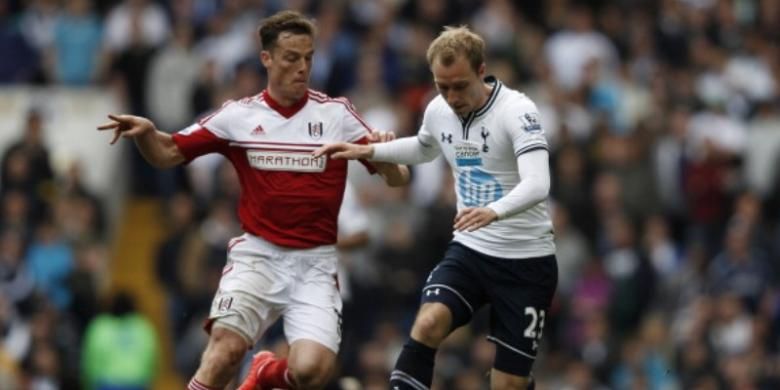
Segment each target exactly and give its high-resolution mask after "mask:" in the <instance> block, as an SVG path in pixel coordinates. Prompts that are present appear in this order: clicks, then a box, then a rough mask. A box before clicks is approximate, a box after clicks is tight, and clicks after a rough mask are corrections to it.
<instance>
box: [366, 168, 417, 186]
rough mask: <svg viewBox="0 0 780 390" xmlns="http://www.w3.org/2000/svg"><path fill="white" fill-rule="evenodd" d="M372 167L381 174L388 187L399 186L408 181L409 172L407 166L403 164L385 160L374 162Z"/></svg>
mask: <svg viewBox="0 0 780 390" xmlns="http://www.w3.org/2000/svg"><path fill="white" fill-rule="evenodd" d="M373 164H374V168H376V171H377V173H379V175H380V176H382V179H384V180H385V183H387V185H388V186H390V187H400V186H403V185H406V184H408V183H409V179H411V174H410V173H409V167H407V166H406V165H403V164H394V163H386V162H374V163H373Z"/></svg>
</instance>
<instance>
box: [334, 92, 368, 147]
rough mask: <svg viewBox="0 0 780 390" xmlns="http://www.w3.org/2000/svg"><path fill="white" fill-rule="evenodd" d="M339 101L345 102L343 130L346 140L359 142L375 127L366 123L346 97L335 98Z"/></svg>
mask: <svg viewBox="0 0 780 390" xmlns="http://www.w3.org/2000/svg"><path fill="white" fill-rule="evenodd" d="M335 100H337V101H338V102H339V103H342V104H343V108H344V109H343V110H342V121H341V123H342V131H343V134H344V141H346V142H357V141H358V140H360V139H363V138H365V137H367V136H368V135H369V134H370V133H371V132H372V131H373V129H372V128H371V126H369V125H368V123H366V121H365V120H363V118H361V117H360V115H358V113H357V111H356V110H355V107H354V106H353V105H352V103H350V102H349V100H347V99H346V98H338V99H335Z"/></svg>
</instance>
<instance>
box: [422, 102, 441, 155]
mask: <svg viewBox="0 0 780 390" xmlns="http://www.w3.org/2000/svg"><path fill="white" fill-rule="evenodd" d="M434 110H436V108H435V105H434V102H431V103H429V104H428V107H426V108H425V113H424V114H423V120H422V124H420V130H419V131H418V132H417V140H418V141H420V144H421V145H422V146H425V147H426V148H431V149H433V151H435V155H438V154H439V153H440V152H441V147H440V145H439V142H438V141H437V140H436V137H435V136H434V135H433V131H431V122H432V121H433V117H434V116H435V115H433V114H432V111H434ZM431 154H434V153H431Z"/></svg>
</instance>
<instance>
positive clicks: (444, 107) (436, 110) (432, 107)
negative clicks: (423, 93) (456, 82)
mask: <svg viewBox="0 0 780 390" xmlns="http://www.w3.org/2000/svg"><path fill="white" fill-rule="evenodd" d="M453 114H454V113H453V112H452V109H450V106H449V105H448V104H447V101H446V100H444V97H442V96H441V94H436V96H435V97H434V98H433V99H431V101H430V102H428V105H427V106H425V116H426V117H427V118H428V119H429V120H432V119H437V118H438V117H440V116H441V115H453Z"/></svg>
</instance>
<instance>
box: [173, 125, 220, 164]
mask: <svg viewBox="0 0 780 390" xmlns="http://www.w3.org/2000/svg"><path fill="white" fill-rule="evenodd" d="M172 137H173V142H174V143H175V144H176V146H177V147H178V148H179V150H180V151H181V154H183V155H184V158H185V159H187V162H190V161H192V160H193V159H195V158H196V157H199V156H202V155H204V154H209V153H221V154H225V153H226V151H227V149H228V144H229V141H228V140H226V139H222V138H219V137H217V136H216V134H214V133H212V132H211V131H210V130H209V129H207V128H205V127H203V126H201V125H200V124H197V123H196V124H194V125H192V126H190V127H187V128H186V129H184V130H182V131H180V132H178V133H174V134H173V135H172Z"/></svg>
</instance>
